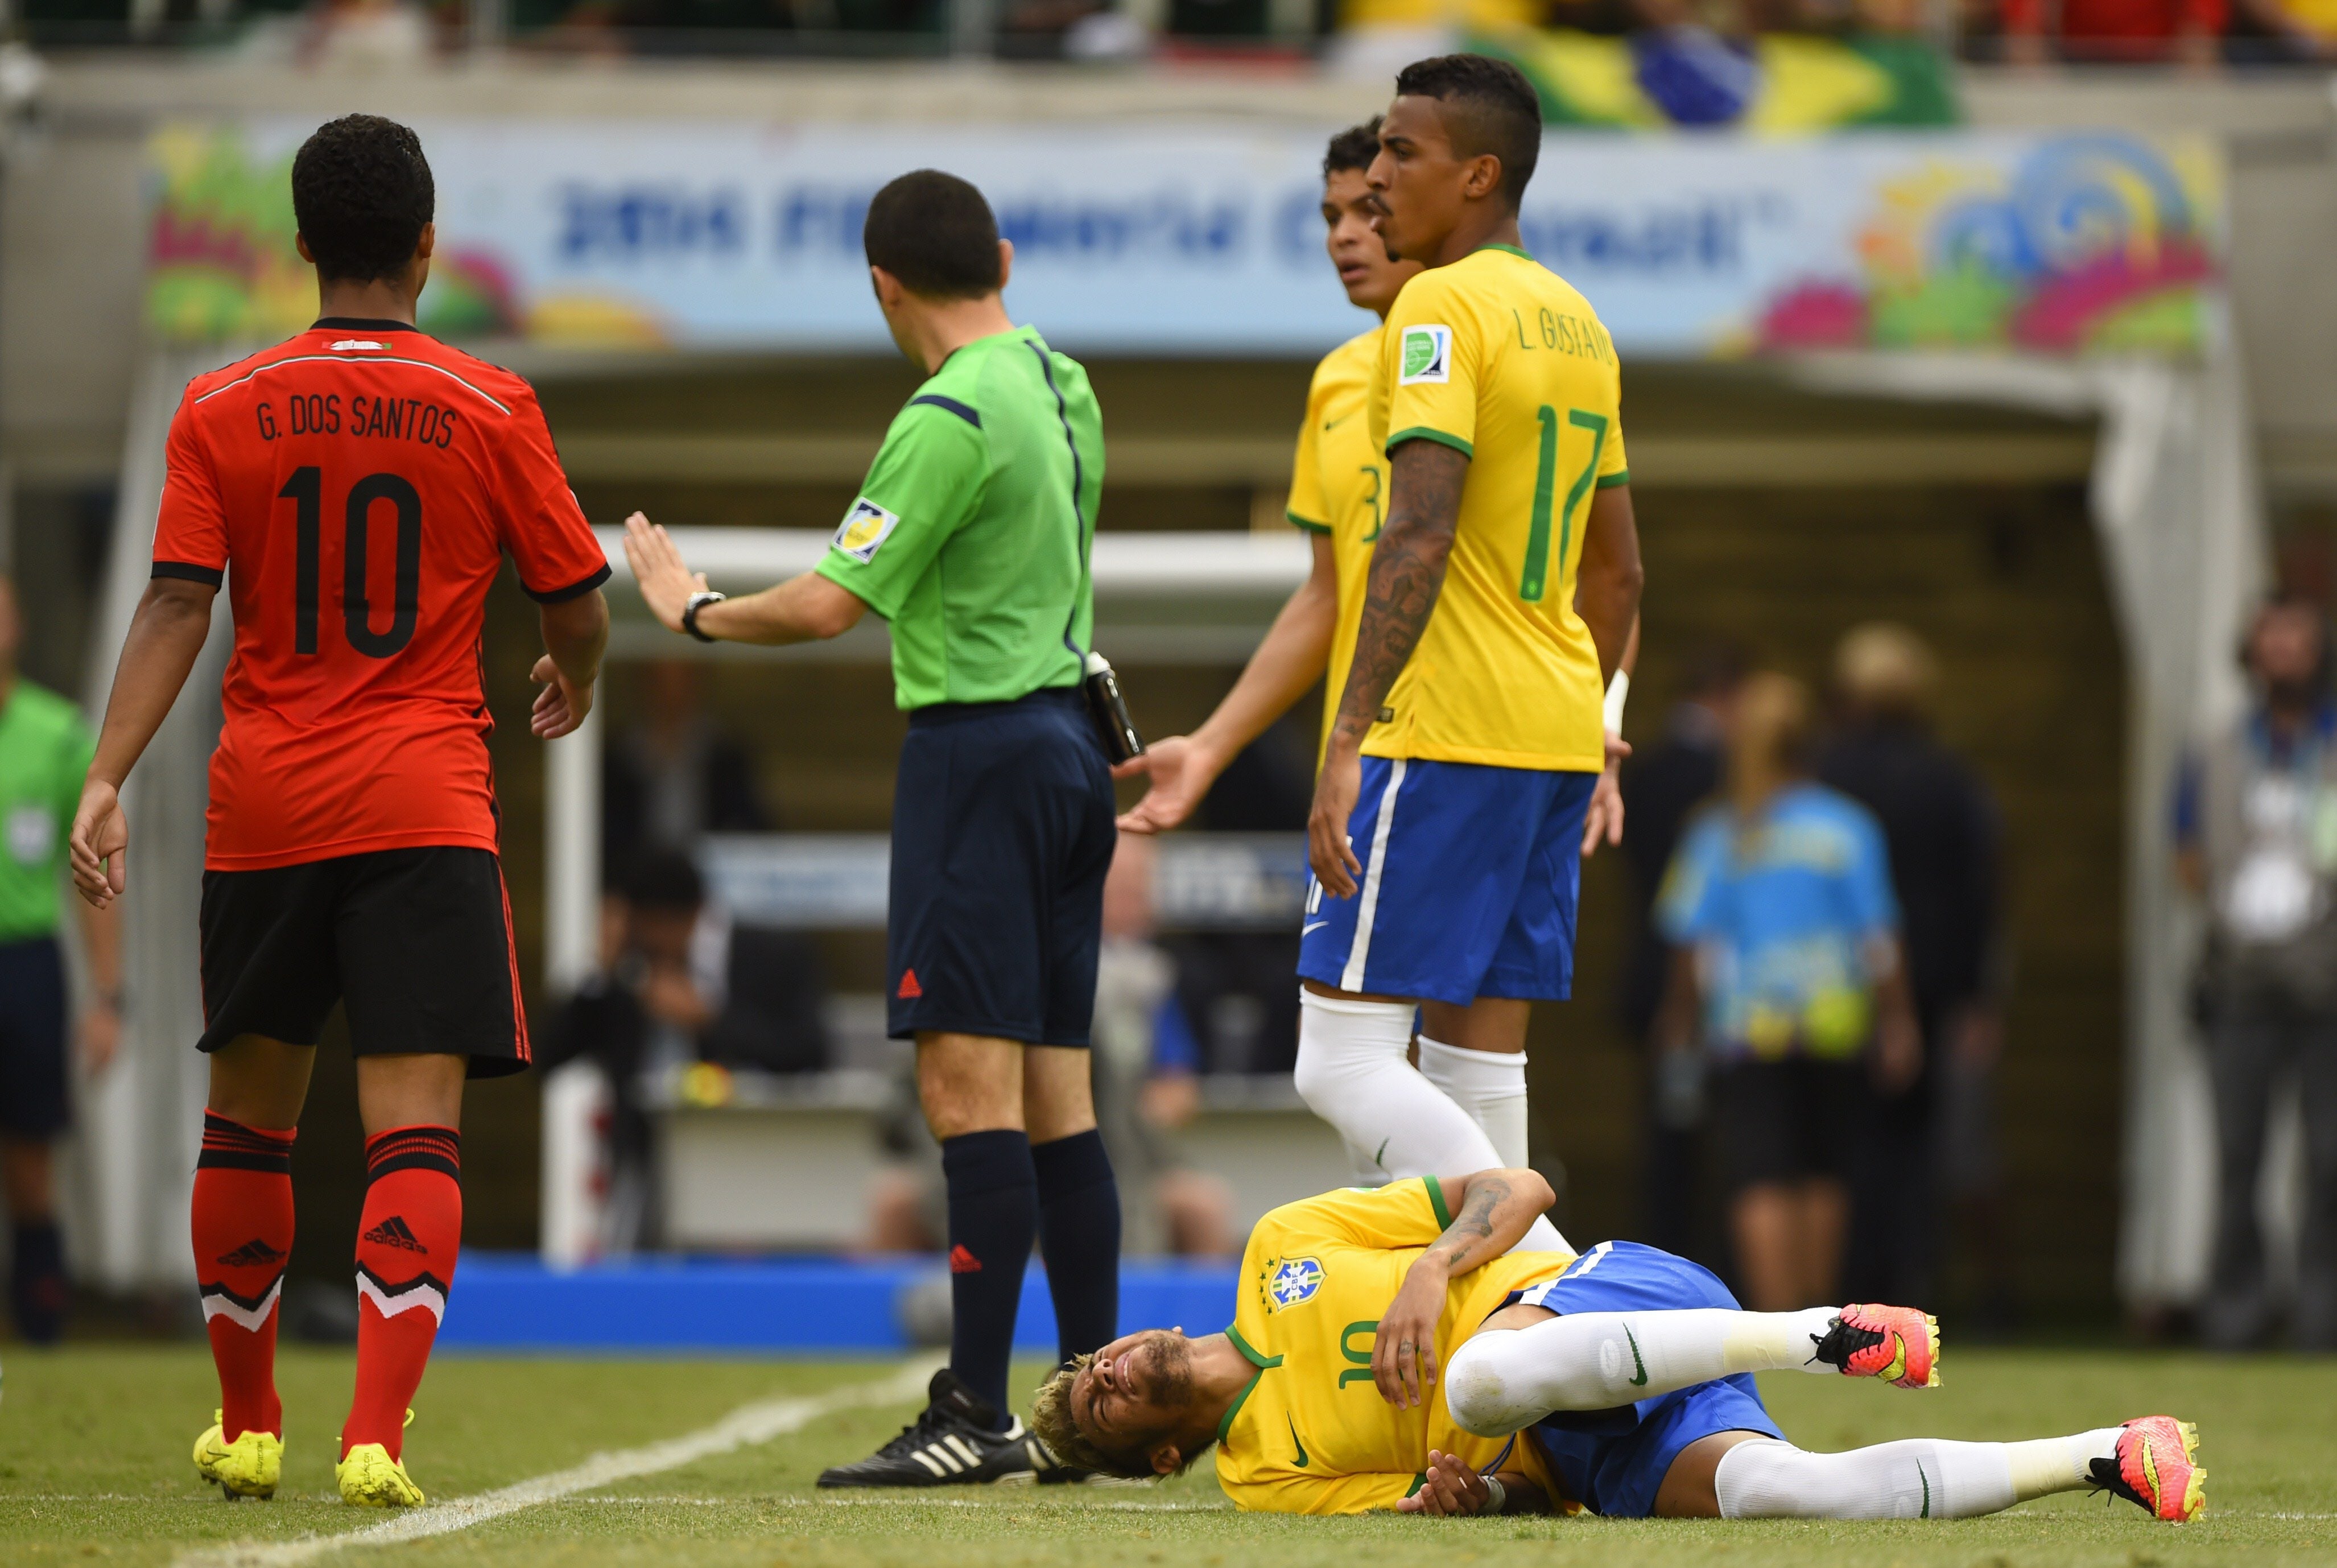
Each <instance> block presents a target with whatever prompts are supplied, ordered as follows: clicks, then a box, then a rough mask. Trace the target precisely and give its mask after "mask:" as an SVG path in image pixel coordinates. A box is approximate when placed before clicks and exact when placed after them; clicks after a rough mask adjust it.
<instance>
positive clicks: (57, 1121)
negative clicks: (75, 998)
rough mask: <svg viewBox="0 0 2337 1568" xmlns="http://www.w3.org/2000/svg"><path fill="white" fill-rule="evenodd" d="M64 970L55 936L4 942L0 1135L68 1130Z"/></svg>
mask: <svg viewBox="0 0 2337 1568" xmlns="http://www.w3.org/2000/svg"><path fill="white" fill-rule="evenodd" d="M67 1120H68V1112H67V1109H66V1104H65V966H64V958H63V956H60V954H59V953H58V950H57V944H56V939H55V938H54V937H53V936H34V937H29V938H27V939H25V940H24V941H21V942H0V1136H5V1137H10V1138H24V1139H28V1140H32V1141H35V1142H44V1141H46V1140H48V1139H51V1138H54V1137H55V1136H56V1135H57V1134H58V1133H60V1132H64V1130H65V1123H66V1121H67Z"/></svg>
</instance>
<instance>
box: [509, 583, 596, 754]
mask: <svg viewBox="0 0 2337 1568" xmlns="http://www.w3.org/2000/svg"><path fill="white" fill-rule="evenodd" d="M537 619H538V622H539V623H540V624H541V625H542V626H543V646H544V649H545V652H544V655H543V658H541V659H539V660H537V661H536V662H535V668H534V669H533V670H532V671H529V678H530V679H531V680H533V681H535V682H536V683H537V684H538V685H540V686H542V687H543V691H539V692H537V693H536V696H535V711H534V712H533V713H532V714H530V715H529V716H528V728H529V729H530V730H533V731H534V732H535V736H536V738H537V739H538V740H559V739H560V738H561V737H562V735H566V734H568V733H570V732H571V731H572V730H574V729H575V728H576V726H578V725H579V724H582V723H583V722H584V715H586V714H587V713H590V712H591V711H592V689H593V683H594V682H595V681H599V680H600V678H601V653H602V652H603V651H605V650H606V649H607V648H608V646H609V602H608V600H606V599H605V598H603V597H601V591H600V590H599V589H598V588H595V589H593V590H592V592H591V593H580V594H578V595H577V596H576V597H575V598H573V599H564V600H562V601H561V602H560V603H557V604H546V605H545V606H543V613H542V614H541V615H539V616H538V618H537Z"/></svg>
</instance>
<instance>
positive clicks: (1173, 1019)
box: [1094, 833, 1239, 1256]
mask: <svg viewBox="0 0 2337 1568" xmlns="http://www.w3.org/2000/svg"><path fill="white" fill-rule="evenodd" d="M1159 853H1160V851H1159V844H1158V842H1157V841H1156V840H1154V839H1151V838H1142V837H1139V836H1137V835H1133V834H1128V833H1123V834H1121V835H1120V848H1119V849H1118V850H1117V851H1116V852H1115V853H1114V854H1113V856H1112V861H1111V874H1110V876H1109V877H1106V878H1105V880H1104V887H1103V949H1102V952H1101V953H1100V955H1099V956H1098V960H1097V964H1096V1012H1095V1037H1094V1038H1095V1044H1094V1052H1095V1085H1096V1088H1095V1096H1096V1122H1097V1124H1098V1125H1099V1126H1100V1127H1101V1128H1102V1129H1103V1137H1104V1146H1105V1147H1106V1148H1107V1149H1108V1150H1109V1151H1110V1153H1111V1168H1112V1169H1113V1170H1114V1171H1119V1172H1120V1181H1121V1182H1122V1187H1121V1191H1126V1192H1136V1193H1149V1195H1150V1197H1151V1200H1152V1201H1151V1203H1150V1204H1149V1205H1146V1206H1144V1211H1140V1212H1138V1213H1133V1214H1129V1215H1126V1216H1124V1217H1123V1220H1122V1225H1123V1227H1124V1229H1123V1230H1122V1232H1121V1234H1122V1236H1123V1237H1124V1238H1125V1241H1124V1245H1125V1246H1126V1248H1127V1250H1129V1252H1131V1253H1139V1254H1141V1253H1145V1252H1160V1251H1167V1252H1171V1253H1175V1254H1178V1255H1179V1256H1192V1255H1205V1256H1217V1255H1221V1254H1226V1253H1231V1252H1236V1251H1238V1250H1239V1248H1238V1247H1237V1245H1236V1243H1235V1240H1234V1234H1233V1220H1232V1217H1233V1192H1232V1190H1231V1189H1229V1188H1228V1187H1227V1185H1226V1184H1225V1182H1224V1181H1222V1180H1220V1179H1219V1178H1217V1177H1216V1176H1213V1175H1210V1174H1208V1172H1206V1171H1198V1170H1196V1169H1194V1168H1193V1167H1192V1165H1191V1164H1190V1163H1188V1161H1186V1159H1185V1158H1184V1156H1183V1154H1182V1153H1181V1152H1180V1151H1179V1150H1178V1147H1177V1136H1176V1135H1177V1131H1178V1129H1179V1128H1181V1127H1183V1126H1184V1125H1185V1124H1186V1123H1187V1122H1190V1121H1192V1119H1193V1117H1194V1114H1195V1113H1196V1112H1198V1111H1199V1110H1200V1108H1201V1088H1200V1078H1199V1072H1200V1065H1201V1063H1200V1046H1199V1044H1198V1042H1197V1041H1196V1040H1195V1039H1194V1037H1193V1028H1192V1025H1191V1024H1189V1023H1188V1022H1187V1020H1186V1017H1185V1009H1184V1007H1183V1006H1182V1005H1180V1004H1179V1003H1178V999H1177V965H1176V963H1175V961H1174V960H1172V959H1171V958H1170V957H1169V956H1168V954H1167V953H1166V952H1164V951H1162V949H1161V948H1160V946H1159V944H1157V943H1156V942H1155V941H1154V940H1153V916H1152V898H1153V890H1152V875H1153V867H1154V864H1155V862H1156V861H1157V859H1158V858H1159Z"/></svg>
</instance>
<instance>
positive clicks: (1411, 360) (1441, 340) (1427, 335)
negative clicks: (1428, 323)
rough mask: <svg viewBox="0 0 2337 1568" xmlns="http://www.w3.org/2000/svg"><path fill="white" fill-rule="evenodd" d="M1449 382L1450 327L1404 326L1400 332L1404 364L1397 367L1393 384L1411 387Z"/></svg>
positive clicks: (1450, 372)
mask: <svg viewBox="0 0 2337 1568" xmlns="http://www.w3.org/2000/svg"><path fill="white" fill-rule="evenodd" d="M1451 380H1452V328H1450V327H1407V328H1404V329H1403V364H1402V365H1401V366H1399V367H1397V373H1396V382H1397V385H1399V386H1403V387H1410V386H1412V385H1413V384H1414V383H1415V382H1421V381H1434V382H1440V383H1442V382H1450V381H1451Z"/></svg>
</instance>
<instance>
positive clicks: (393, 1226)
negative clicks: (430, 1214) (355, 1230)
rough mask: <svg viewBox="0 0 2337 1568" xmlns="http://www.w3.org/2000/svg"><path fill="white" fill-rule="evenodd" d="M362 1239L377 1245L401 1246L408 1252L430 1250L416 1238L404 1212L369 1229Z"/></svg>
mask: <svg viewBox="0 0 2337 1568" xmlns="http://www.w3.org/2000/svg"><path fill="white" fill-rule="evenodd" d="M362 1240H367V1241H370V1242H372V1243H373V1244H374V1245H375V1246H376V1247H401V1248H404V1249H405V1250H406V1251H408V1252H427V1251H429V1250H430V1249H429V1248H427V1247H425V1246H424V1245H423V1244H422V1243H421V1242H420V1241H418V1240H415V1236H414V1230H413V1229H412V1227H410V1226H408V1225H407V1224H406V1216H405V1215H403V1214H393V1215H391V1216H390V1217H389V1218H388V1219H386V1220H383V1221H382V1222H381V1223H380V1224H378V1225H376V1226H375V1227H374V1228H373V1229H372V1230H368V1231H367V1232H366V1233H365V1235H364V1237H363V1238H362Z"/></svg>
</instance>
